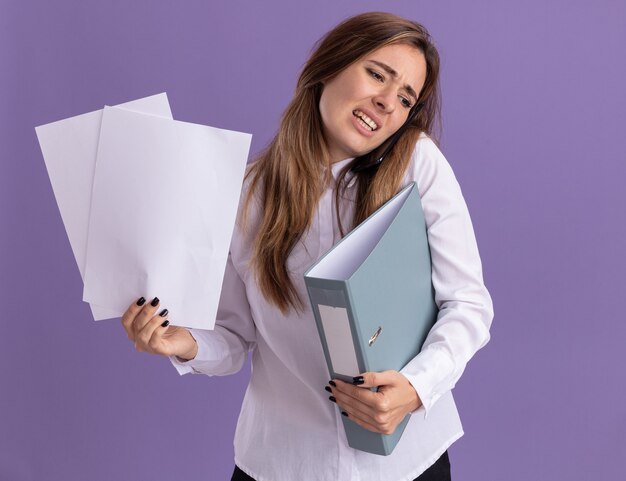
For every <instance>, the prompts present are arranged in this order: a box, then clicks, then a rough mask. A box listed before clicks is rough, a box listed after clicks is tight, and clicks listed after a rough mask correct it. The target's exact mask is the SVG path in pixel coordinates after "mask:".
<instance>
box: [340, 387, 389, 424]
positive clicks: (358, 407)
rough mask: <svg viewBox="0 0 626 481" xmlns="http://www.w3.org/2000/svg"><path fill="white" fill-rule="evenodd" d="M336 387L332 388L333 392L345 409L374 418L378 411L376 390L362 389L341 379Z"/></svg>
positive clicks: (361, 415) (363, 416)
mask: <svg viewBox="0 0 626 481" xmlns="http://www.w3.org/2000/svg"><path fill="white" fill-rule="evenodd" d="M335 384H336V387H334V388H333V389H332V394H333V397H334V399H335V401H336V402H337V404H338V405H339V406H341V407H342V408H343V409H344V410H347V411H348V412H350V411H356V412H358V413H359V415H360V417H362V418H374V417H375V416H376V415H377V414H378V411H377V410H376V408H375V407H374V406H375V405H376V402H377V401H376V396H377V395H378V394H377V393H375V392H372V391H370V390H369V389H361V388H358V387H356V386H352V385H350V384H347V383H343V384H342V383H341V381H335Z"/></svg>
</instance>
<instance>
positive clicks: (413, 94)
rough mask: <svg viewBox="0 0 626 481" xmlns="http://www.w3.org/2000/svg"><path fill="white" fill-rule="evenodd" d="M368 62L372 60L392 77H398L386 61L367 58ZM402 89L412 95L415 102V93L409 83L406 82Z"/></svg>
mask: <svg viewBox="0 0 626 481" xmlns="http://www.w3.org/2000/svg"><path fill="white" fill-rule="evenodd" d="M368 62H372V63H373V64H376V65H378V66H379V67H380V68H382V69H383V70H384V71H385V72H387V73H388V74H389V75H391V76H392V77H394V78H397V77H398V72H396V71H395V70H394V69H392V68H391V67H390V66H389V65H387V64H386V63H383V62H379V61H378V60H368ZM404 90H406V91H407V93H408V94H409V95H410V96H411V97H413V98H414V99H415V101H416V102H417V94H416V93H415V90H413V87H411V86H410V85H409V84H406V85H405V86H404Z"/></svg>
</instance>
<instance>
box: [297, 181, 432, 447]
mask: <svg viewBox="0 0 626 481" xmlns="http://www.w3.org/2000/svg"><path fill="white" fill-rule="evenodd" d="M304 279H305V284H306V287H307V291H308V294H309V298H310V301H311V306H312V309H313V314H314V316H315V321H316V323H317V328H318V331H319V335H320V339H321V341H322V345H323V348H324V354H325V356H326V361H327V363H328V370H329V372H330V376H331V378H337V379H342V380H345V381H347V382H352V377H353V376H357V375H358V374H359V373H362V372H373V371H376V372H380V371H386V370H396V371H399V370H400V369H402V368H403V367H404V366H405V365H406V364H407V363H408V362H409V361H410V360H411V359H412V358H414V357H415V356H416V355H417V354H418V352H419V351H420V349H421V347H422V344H423V343H424V340H425V339H426V336H427V335H428V332H429V331H430V329H431V327H432V326H433V324H434V323H435V321H436V319H437V306H436V304H435V300H434V290H433V286H432V278H431V261H430V249H429V246H428V236H427V232H426V224H425V221H424V213H423V211H422V205H421V201H420V198H419V192H418V189H417V185H416V184H415V182H412V183H411V184H409V185H407V186H406V187H405V188H403V189H402V190H401V191H400V192H398V193H397V194H396V195H395V196H394V197H393V198H391V199H390V200H389V201H388V202H386V203H385V204H384V205H383V206H382V207H380V208H379V209H378V210H377V211H376V212H374V213H373V214H372V215H371V216H370V217H368V218H367V219H366V220H365V221H364V222H363V223H361V224H360V225H359V226H358V227H357V228H355V229H354V230H353V231H352V232H350V233H349V234H348V235H347V236H345V237H344V238H343V239H342V240H341V241H339V242H338V243H337V244H335V246H333V247H332V249H330V250H329V251H328V252H327V253H326V254H324V255H323V256H322V257H321V258H320V259H318V261H317V262H316V263H315V264H314V265H313V266H311V267H310V268H309V269H308V270H307V271H306V272H305V274H304ZM409 418H410V415H407V416H406V417H405V418H404V420H403V421H402V422H401V424H400V425H399V426H398V427H397V429H396V430H395V432H394V433H392V434H389V435H384V434H380V433H374V432H372V431H368V430H366V429H364V428H362V427H360V426H359V425H358V424H356V423H355V422H354V421H352V420H351V419H349V418H346V417H343V416H342V420H343V424H344V428H345V431H346V437H347V439H348V444H349V445H350V447H352V448H355V449H359V450H362V451H366V452H370V453H374V454H381V455H389V454H391V452H392V451H393V449H394V448H395V446H396V444H397V443H398V441H399V440H400V437H401V436H402V432H403V431H404V428H405V427H406V425H407V423H408V421H409Z"/></svg>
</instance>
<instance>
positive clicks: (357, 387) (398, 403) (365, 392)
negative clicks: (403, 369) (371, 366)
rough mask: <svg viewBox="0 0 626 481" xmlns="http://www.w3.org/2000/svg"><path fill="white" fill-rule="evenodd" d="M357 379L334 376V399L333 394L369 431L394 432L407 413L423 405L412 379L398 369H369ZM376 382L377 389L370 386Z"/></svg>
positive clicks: (359, 423) (349, 414)
mask: <svg viewBox="0 0 626 481" xmlns="http://www.w3.org/2000/svg"><path fill="white" fill-rule="evenodd" d="M361 377H362V380H363V382H362V383H361V382H360V381H361V379H360V378H361ZM354 379H355V384H349V383H346V382H343V381H340V380H339V379H333V380H332V381H331V386H330V389H331V392H332V396H331V401H332V400H333V399H332V398H334V399H335V402H336V403H337V405H338V406H339V407H340V408H341V409H342V410H343V411H344V412H346V413H347V414H348V417H349V418H350V419H352V420H353V421H354V422H356V423H357V424H358V425H359V426H361V427H363V428H365V429H367V430H369V431H374V432H376V433H382V434H391V433H393V432H394V431H395V429H396V427H397V426H398V424H400V422H401V421H402V420H403V419H404V417H405V416H406V415H407V414H408V413H410V412H412V411H414V410H415V409H417V408H419V407H420V406H421V405H422V402H421V400H420V398H419V396H418V394H417V392H416V391H415V389H414V388H413V386H412V385H411V383H409V381H408V379H407V378H406V377H404V376H403V375H402V374H400V373H399V372H398V371H383V372H366V373H363V374H361V376H358V377H355V378H354ZM333 384H334V386H333ZM375 386H378V391H377V392H375V391H370V390H369V388H371V387H375ZM327 390H328V389H327Z"/></svg>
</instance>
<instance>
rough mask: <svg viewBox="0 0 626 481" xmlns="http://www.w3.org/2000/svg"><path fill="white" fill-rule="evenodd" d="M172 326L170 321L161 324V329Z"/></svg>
mask: <svg viewBox="0 0 626 481" xmlns="http://www.w3.org/2000/svg"><path fill="white" fill-rule="evenodd" d="M169 325H170V321H167V320H166V321H163V324H161V327H167V326H169Z"/></svg>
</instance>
